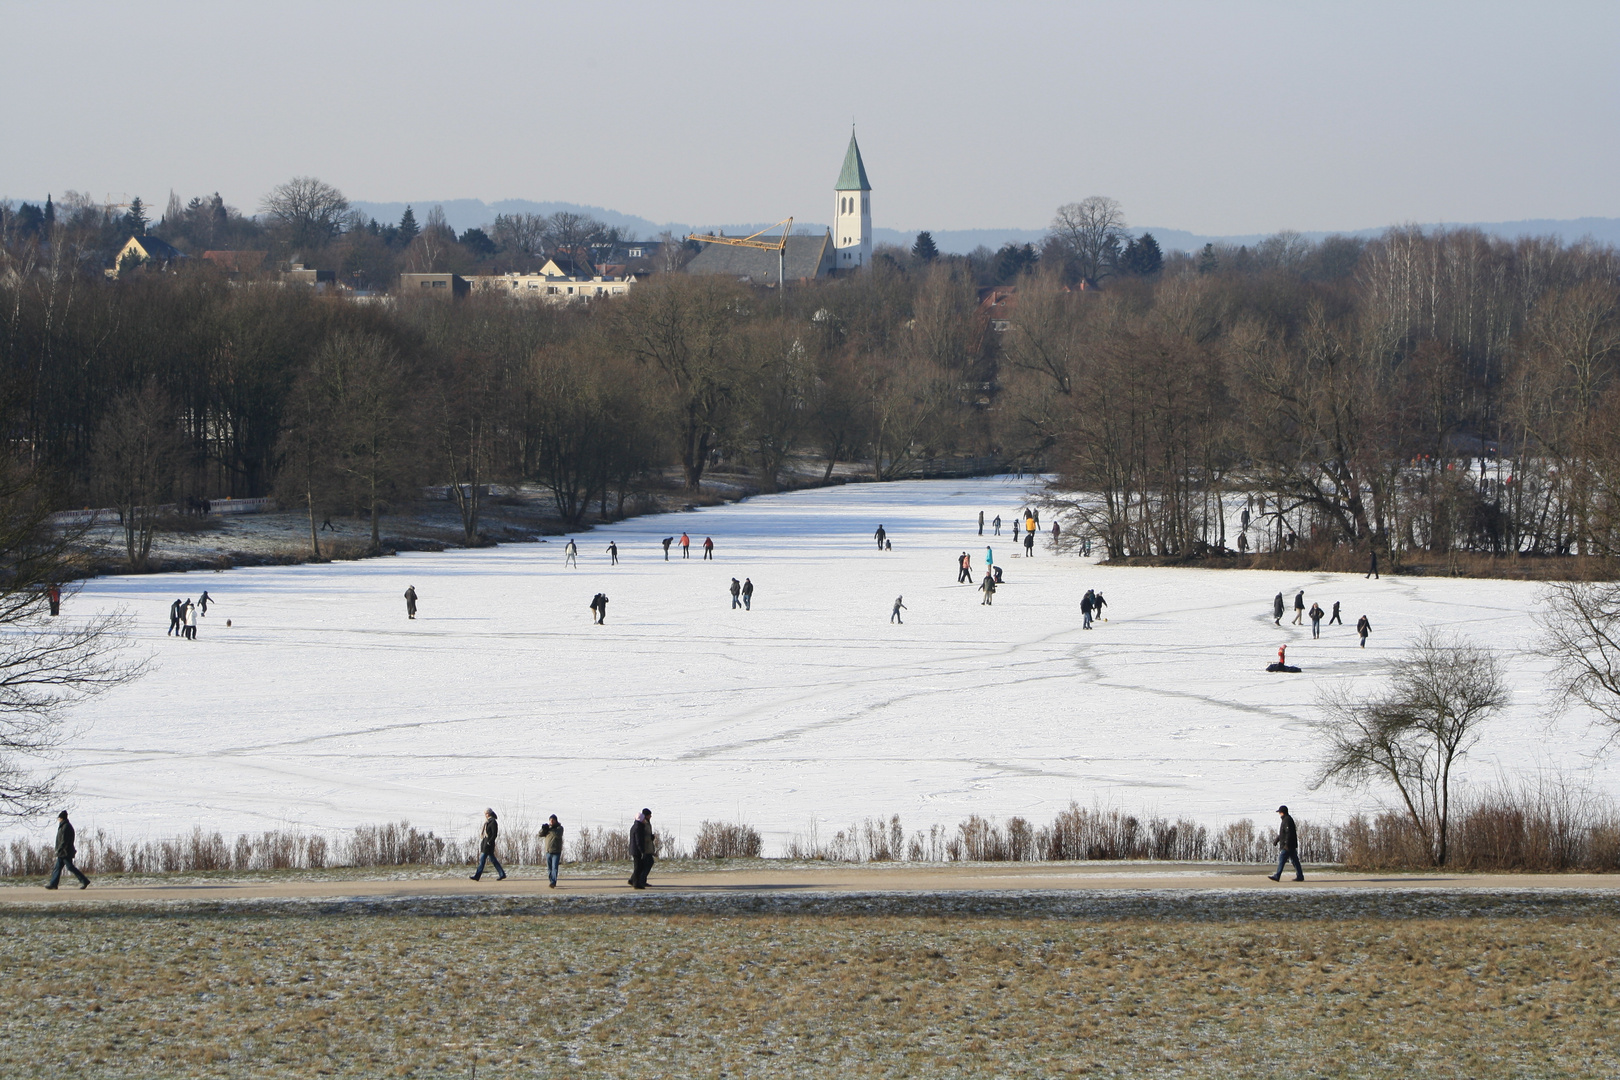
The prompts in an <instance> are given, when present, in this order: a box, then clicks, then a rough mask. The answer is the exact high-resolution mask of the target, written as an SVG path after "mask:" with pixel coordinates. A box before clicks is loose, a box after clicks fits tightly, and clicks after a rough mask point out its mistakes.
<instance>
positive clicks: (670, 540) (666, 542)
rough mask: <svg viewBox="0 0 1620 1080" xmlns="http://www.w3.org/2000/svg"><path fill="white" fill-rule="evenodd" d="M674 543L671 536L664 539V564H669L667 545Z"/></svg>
mask: <svg viewBox="0 0 1620 1080" xmlns="http://www.w3.org/2000/svg"><path fill="white" fill-rule="evenodd" d="M674 542H675V538H674V537H673V536H666V537H664V561H665V562H669V545H671V544H673V543H674Z"/></svg>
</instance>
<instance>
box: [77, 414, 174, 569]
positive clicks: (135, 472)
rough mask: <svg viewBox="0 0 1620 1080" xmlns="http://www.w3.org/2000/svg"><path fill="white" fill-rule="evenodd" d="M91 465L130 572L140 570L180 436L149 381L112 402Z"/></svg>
mask: <svg viewBox="0 0 1620 1080" xmlns="http://www.w3.org/2000/svg"><path fill="white" fill-rule="evenodd" d="M95 446H96V449H95V456H94V467H95V475H96V482H97V486H98V487H99V489H100V491H101V495H102V497H103V498H104V499H106V500H107V501H108V502H110V503H111V504H112V505H113V506H114V507H116V508H117V510H118V518H119V521H120V522H122V523H123V526H124V550H125V552H126V553H127V555H128V558H129V568H130V569H131V570H136V571H140V570H145V569H146V561H147V558H148V556H149V555H150V554H151V552H152V536H153V534H154V533H155V532H156V530H157V521H158V516H159V514H160V512H161V511H162V510H163V508H164V506H165V504H167V503H168V502H169V500H170V499H172V498H173V496H174V485H175V480H176V479H177V478H178V473H179V464H180V452H181V438H180V431H179V429H178V427H176V425H175V422H174V406H173V404H172V403H171V402H170V401H169V399H168V397H167V396H166V395H165V394H164V393H163V392H162V391H161V390H159V389H158V388H157V386H156V384H154V383H147V385H146V386H145V387H144V388H143V389H141V390H139V391H136V392H134V393H130V394H125V395H124V396H122V397H120V398H118V399H117V400H115V401H114V402H113V403H112V407H111V408H110V409H109V410H108V411H107V416H106V418H105V419H104V420H103V421H102V422H101V427H100V429H99V431H98V432H97V433H96V443H95Z"/></svg>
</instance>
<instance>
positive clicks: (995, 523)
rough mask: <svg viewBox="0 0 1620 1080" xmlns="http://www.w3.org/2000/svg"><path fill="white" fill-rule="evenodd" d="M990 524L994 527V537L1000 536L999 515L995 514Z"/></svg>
mask: <svg viewBox="0 0 1620 1080" xmlns="http://www.w3.org/2000/svg"><path fill="white" fill-rule="evenodd" d="M990 524H992V525H994V526H995V527H996V535H997V536H1000V535H1001V515H1000V514H997V515H996V519H995V520H994V521H992V522H991V523H990Z"/></svg>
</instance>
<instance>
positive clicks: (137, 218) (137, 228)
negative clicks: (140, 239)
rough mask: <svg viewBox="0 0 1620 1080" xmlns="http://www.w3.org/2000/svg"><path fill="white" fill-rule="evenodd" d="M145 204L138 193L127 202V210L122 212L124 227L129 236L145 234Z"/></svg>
mask: <svg viewBox="0 0 1620 1080" xmlns="http://www.w3.org/2000/svg"><path fill="white" fill-rule="evenodd" d="M147 220H148V219H147V216H146V204H145V203H143V202H141V197H140V196H139V195H137V196H135V198H134V200H133V201H132V202H131V203H130V204H129V210H128V212H126V213H125V214H124V228H125V229H127V230H128V231H129V234H130V235H131V236H145V235H146V222H147Z"/></svg>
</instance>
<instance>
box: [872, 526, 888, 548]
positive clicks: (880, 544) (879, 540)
mask: <svg viewBox="0 0 1620 1080" xmlns="http://www.w3.org/2000/svg"><path fill="white" fill-rule="evenodd" d="M872 535H873V536H875V537H877V545H878V550H879V551H882V550H883V541H884V539H885V538H886V537H887V536H888V535H889V534H888V533H886V532H884V531H883V526H882V525H879V526H878V527H877V532H875V533H873V534H872Z"/></svg>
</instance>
